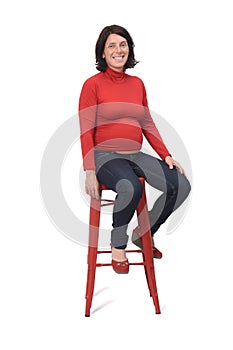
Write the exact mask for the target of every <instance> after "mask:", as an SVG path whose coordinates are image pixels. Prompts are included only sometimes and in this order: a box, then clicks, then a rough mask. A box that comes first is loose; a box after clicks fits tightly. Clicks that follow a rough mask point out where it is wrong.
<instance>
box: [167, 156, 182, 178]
mask: <svg viewBox="0 0 233 350" xmlns="http://www.w3.org/2000/svg"><path fill="white" fill-rule="evenodd" d="M165 163H167V165H168V166H169V169H173V168H174V166H175V167H176V168H177V169H178V170H179V172H180V173H181V174H184V175H185V172H184V169H183V168H182V166H181V165H180V164H179V163H178V162H177V161H176V160H175V159H173V158H172V157H171V156H167V157H166V158H165Z"/></svg>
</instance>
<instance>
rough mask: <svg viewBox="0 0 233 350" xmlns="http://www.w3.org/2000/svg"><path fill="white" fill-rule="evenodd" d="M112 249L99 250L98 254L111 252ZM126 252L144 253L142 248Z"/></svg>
mask: <svg viewBox="0 0 233 350" xmlns="http://www.w3.org/2000/svg"><path fill="white" fill-rule="evenodd" d="M111 252H112V251H111V250H98V251H97V254H105V253H111ZM125 252H126V253H142V250H141V249H130V250H127V249H126V251H125Z"/></svg>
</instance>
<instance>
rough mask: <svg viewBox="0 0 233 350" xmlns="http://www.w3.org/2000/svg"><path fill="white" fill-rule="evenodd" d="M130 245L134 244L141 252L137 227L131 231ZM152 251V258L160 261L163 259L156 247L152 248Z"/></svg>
mask: <svg viewBox="0 0 233 350" xmlns="http://www.w3.org/2000/svg"><path fill="white" fill-rule="evenodd" d="M132 243H133V244H135V245H136V246H137V247H138V248H140V249H141V250H142V251H143V246H142V240H141V237H140V229H139V228H138V227H136V228H135V229H134V230H133V234H132ZM152 245H153V239H152ZM152 251H153V258H155V259H161V258H162V257H163V254H162V252H160V251H159V250H158V249H157V248H156V247H152Z"/></svg>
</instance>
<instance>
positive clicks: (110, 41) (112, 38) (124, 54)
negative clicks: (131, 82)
mask: <svg viewBox="0 0 233 350" xmlns="http://www.w3.org/2000/svg"><path fill="white" fill-rule="evenodd" d="M128 56H129V47H128V43H127V40H126V39H125V38H124V37H122V36H120V35H118V34H110V35H109V36H108V38H107V40H106V43H105V47H104V52H103V58H105V61H106V63H107V65H108V67H109V68H111V69H113V70H115V71H117V72H122V71H123V70H124V65H125V64H126V62H127V59H128Z"/></svg>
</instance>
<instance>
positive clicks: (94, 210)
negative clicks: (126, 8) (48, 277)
mask: <svg viewBox="0 0 233 350" xmlns="http://www.w3.org/2000/svg"><path fill="white" fill-rule="evenodd" d="M100 206H101V201H100V200H96V199H93V198H92V199H91V204H90V218H89V245H88V258H87V264H88V268H87V284H86V310H85V316H86V317H88V316H90V309H91V304H92V299H93V293H94V286H95V273H96V261H97V247H98V239H99V223H100Z"/></svg>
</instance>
